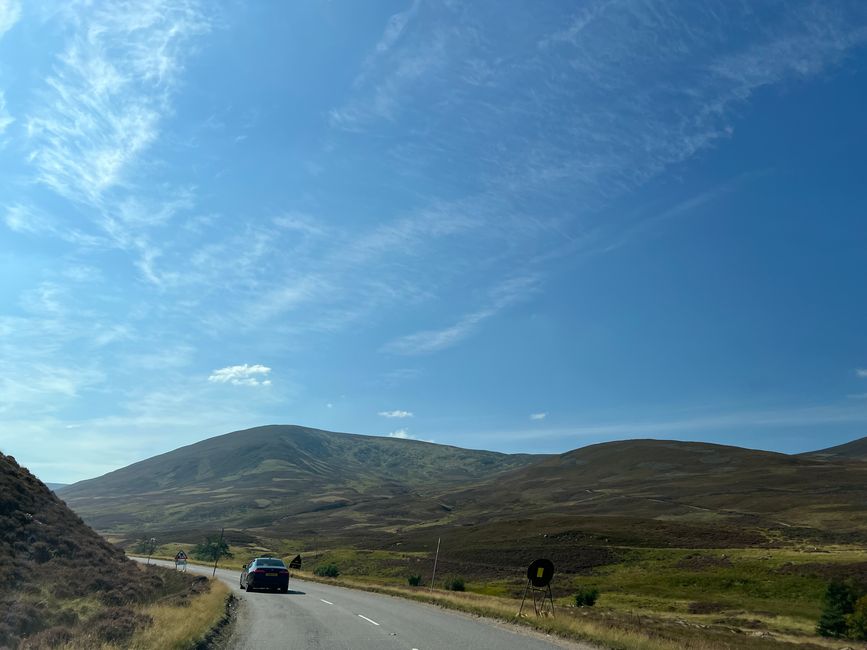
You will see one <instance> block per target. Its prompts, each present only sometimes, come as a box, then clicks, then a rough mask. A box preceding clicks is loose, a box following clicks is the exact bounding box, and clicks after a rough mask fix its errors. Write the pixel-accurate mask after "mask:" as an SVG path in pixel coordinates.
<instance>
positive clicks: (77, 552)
mask: <svg viewBox="0 0 867 650" xmlns="http://www.w3.org/2000/svg"><path fill="white" fill-rule="evenodd" d="M204 582H205V585H204V588H207V581H204ZM197 584H198V581H197V580H196V579H194V578H192V577H191V576H186V575H182V574H178V573H175V572H170V571H164V570H158V569H156V567H148V568H147V569H144V568H142V567H139V566H138V565H136V563H134V562H132V561H130V560H128V559H127V558H126V556H125V555H124V553H123V551H122V550H121V549H119V548H117V547H115V546H113V545H111V544H109V543H108V542H107V541H105V540H104V539H103V538H102V537H100V536H99V535H97V534H96V533H95V532H94V531H93V530H91V529H90V528H88V527H87V526H86V525H85V524H84V522H82V521H81V519H80V518H79V517H78V516H77V515H76V514H75V513H73V512H72V511H71V510H69V508H67V507H66V506H65V505H64V504H63V502H62V501H60V500H59V499H58V498H57V497H56V496H55V495H54V494H53V493H52V492H51V491H50V490H49V489H48V488H47V487H46V486H45V485H44V484H43V483H42V482H40V481H39V480H38V479H37V478H36V477H35V476H33V475H32V474H31V473H30V472H29V471H27V470H26V469H25V468H23V467H20V466H19V465H18V464H17V463H16V462H15V459H14V458H12V457H11V456H5V455H3V454H0V612H2V614H0V647H17V645H18V641H19V640H20V639H22V638H24V637H27V638H28V643H29V644H30V645H29V646H28V647H32V648H40V647H58V646H62V645H63V644H64V643H66V642H67V641H71V640H74V639H79V640H80V639H82V638H86V641H82V642H81V643H80V644H79V645H78V646H77V647H99V646H101V645H102V643H104V642H106V641H108V640H115V641H119V642H122V641H124V640H125V639H126V637H128V636H129V635H131V634H132V633H133V631H134V630H135V629H136V628H138V627H142V626H146V625H148V619H147V617H143V616H141V615H139V614H138V613H136V612H135V611H133V610H132V609H129V608H128V606H129V605H130V604H132V603H143V602H149V601H151V600H154V599H156V598H158V597H164V596H166V595H171V594H181V595H183V593H184V592H185V591H186V590H187V589H188V588H190V587H191V586H192V585H197Z"/></svg>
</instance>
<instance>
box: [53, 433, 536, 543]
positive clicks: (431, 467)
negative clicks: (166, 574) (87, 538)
mask: <svg viewBox="0 0 867 650" xmlns="http://www.w3.org/2000/svg"><path fill="white" fill-rule="evenodd" d="M536 458H538V457H533V456H528V455H522V454H518V455H507V454H499V453H494V452H488V451H473V450H468V449H460V448H457V447H448V446H444V445H434V444H430V443H425V442H419V441H415V440H401V439H395V438H376V437H372V436H360V435H352V434H341V433H332V432H328V431H320V430H317V429H308V428H304V427H298V426H266V427H258V428H255V429H249V430H246V431H237V432H234V433H229V434H225V435H222V436H217V437H215V438H210V439H208V440H204V441H202V442H199V443H196V444H194V445H190V446H188V447H182V448H181V449H177V450H175V451H172V452H169V453H167V454H163V455H161V456H156V457H154V458H150V459H148V460H145V461H142V462H140V463H135V464H134V465H130V466H129V467H125V468H123V469H120V470H117V471H115V472H112V473H110V474H106V475H105V476H102V477H99V478H97V479H93V480H89V481H82V482H80V483H76V484H75V485H72V486H70V487H67V488H65V489H64V490H63V492H62V496H63V499H64V500H65V501H66V502H67V503H68V504H69V505H70V506H71V507H72V508H73V509H74V510H75V511H76V512H78V513H79V514H81V515H82V516H83V517H84V518H85V520H86V521H87V522H88V523H90V524H91V525H93V526H94V527H96V528H97V529H100V530H105V531H112V532H138V531H145V530H157V529H163V528H171V529H173V530H183V529H187V530H194V529H197V528H199V527H202V526H203V525H208V524H210V525H213V524H217V523H218V524H219V525H226V526H233V527H240V528H256V527H261V526H273V525H277V526H279V525H280V524H281V522H291V524H292V526H293V527H294V525H295V523H296V522H297V521H298V519H299V518H302V519H303V518H304V517H305V515H306V517H307V518H308V519H310V520H313V521H317V520H321V519H322V518H323V516H324V513H327V515H328V518H329V520H330V521H331V522H332V523H333V525H334V527H335V528H346V527H352V526H356V525H359V524H361V525H363V524H365V523H369V522H370V521H371V520H373V519H375V524H376V527H378V528H383V527H388V526H400V525H404V524H412V523H417V522H418V521H420V520H424V519H426V518H431V517H433V518H438V517H439V516H440V515H441V514H442V513H443V512H446V511H447V506H444V505H443V504H442V503H441V502H440V500H439V499H438V496H437V495H438V494H439V493H440V492H442V491H443V490H447V489H449V488H451V487H455V486H466V485H473V484H476V483H477V482H480V481H484V480H489V479H491V478H493V477H495V476H497V475H499V474H501V473H502V472H505V471H508V470H511V469H515V468H517V467H521V466H524V465H527V464H528V463H530V462H532V461H533V460H535V459H536Z"/></svg>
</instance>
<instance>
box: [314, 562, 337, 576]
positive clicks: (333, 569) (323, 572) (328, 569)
mask: <svg viewBox="0 0 867 650" xmlns="http://www.w3.org/2000/svg"><path fill="white" fill-rule="evenodd" d="M313 575H317V576H319V577H321V578H336V577H337V576H339V575H340V569H338V568H337V565H336V564H320V565H319V566H318V567H316V568H315V569H313Z"/></svg>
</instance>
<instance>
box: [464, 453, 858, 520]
mask: <svg viewBox="0 0 867 650" xmlns="http://www.w3.org/2000/svg"><path fill="white" fill-rule="evenodd" d="M863 442H864V441H858V442H857V443H852V444H853V446H854V445H857V444H859V443H860V444H863ZM450 498H451V500H452V501H453V502H454V503H455V504H456V507H457V508H459V509H460V511H461V512H463V513H465V515H466V516H474V517H475V518H476V519H477V520H478V521H486V520H491V519H495V520H503V519H511V518H520V517H526V516H528V515H529V514H532V515H534V516H540V515H544V516H555V515H556V516H563V515H575V516H582V517H599V516H604V517H610V516H616V517H631V518H635V519H644V520H647V519H651V520H663V521H671V522H685V523H693V524H703V523H704V524H713V525H717V524H719V523H726V522H728V523H731V524H737V525H738V526H740V527H744V526H746V527H756V526H760V527H763V528H779V529H791V528H802V527H807V528H813V529H817V530H825V531H833V532H835V533H840V532H845V531H867V512H865V511H864V509H863V507H862V504H863V503H865V499H867V463H865V462H860V461H851V460H849V459H846V458H840V457H836V456H834V457H828V458H816V457H813V456H809V457H803V456H801V457H799V456H788V455H785V454H777V453H771V452H765V451H755V450H751V449H741V448H738V447H727V446H723V445H713V444H705V443H695V442H674V441H664V440H631V441H625V442H612V443H605V444H599V445H592V446H589V447H584V448H581V449H577V450H574V451H570V452H568V453H565V454H561V455H559V456H552V457H548V458H544V459H542V460H540V461H538V462H536V463H534V464H532V465H530V466H527V467H524V468H519V469H516V470H514V471H512V472H510V473H508V474H505V475H503V476H500V477H499V478H498V479H497V481H496V483H492V484H486V485H481V486H475V487H472V488H469V489H467V490H462V491H459V492H454V493H453V494H451V495H450ZM491 504H496V506H497V507H496V508H491V507H490V506H491Z"/></svg>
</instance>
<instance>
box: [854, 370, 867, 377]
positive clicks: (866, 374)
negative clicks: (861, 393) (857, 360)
mask: <svg viewBox="0 0 867 650" xmlns="http://www.w3.org/2000/svg"><path fill="white" fill-rule="evenodd" d="M855 376H856V377H859V378H861V379H867V368H856V369H855Z"/></svg>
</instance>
